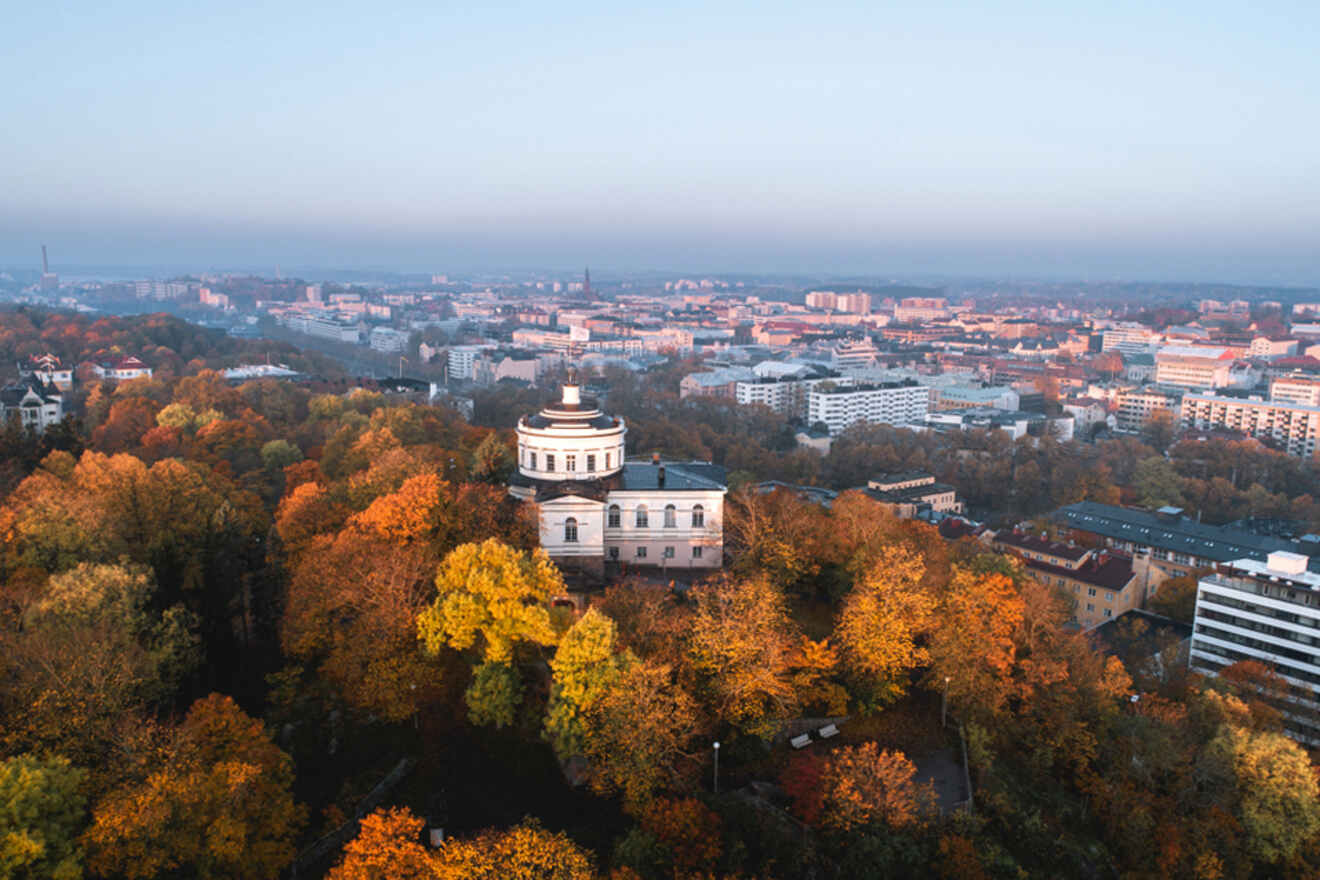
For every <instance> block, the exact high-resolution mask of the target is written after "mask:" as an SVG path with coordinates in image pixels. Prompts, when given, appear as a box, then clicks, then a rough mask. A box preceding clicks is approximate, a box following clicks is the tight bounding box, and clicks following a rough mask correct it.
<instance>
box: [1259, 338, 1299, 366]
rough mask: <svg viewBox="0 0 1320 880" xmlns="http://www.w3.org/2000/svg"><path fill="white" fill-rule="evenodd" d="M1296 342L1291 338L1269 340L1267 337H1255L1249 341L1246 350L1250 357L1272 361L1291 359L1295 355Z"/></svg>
mask: <svg viewBox="0 0 1320 880" xmlns="http://www.w3.org/2000/svg"><path fill="white" fill-rule="evenodd" d="M1297 345H1298V343H1297V340H1296V339H1292V338H1291V337H1286V336H1285V337H1282V338H1271V337H1269V336H1257V337H1256V338H1255V339H1253V340H1251V346H1250V347H1249V348H1248V349H1247V354H1249V355H1251V356H1252V357H1258V358H1266V359H1268V360H1274V359H1276V358H1283V357H1291V356H1292V355H1295V354H1297Z"/></svg>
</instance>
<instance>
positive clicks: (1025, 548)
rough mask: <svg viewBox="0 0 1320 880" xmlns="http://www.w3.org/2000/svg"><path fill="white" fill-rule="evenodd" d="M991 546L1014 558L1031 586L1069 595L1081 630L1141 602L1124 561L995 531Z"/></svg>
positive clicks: (1129, 563)
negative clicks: (1039, 585) (1034, 582)
mask: <svg viewBox="0 0 1320 880" xmlns="http://www.w3.org/2000/svg"><path fill="white" fill-rule="evenodd" d="M992 544H993V546H994V547H995V548H996V549H998V550H1002V551H1006V552H1009V553H1012V554H1013V555H1014V556H1017V557H1018V558H1020V559H1021V560H1022V562H1023V563H1024V564H1025V565H1026V568H1027V571H1028V572H1030V573H1031V576H1032V577H1033V578H1035V579H1036V580H1037V581H1040V582H1041V583H1043V584H1046V585H1047V586H1051V587H1057V588H1059V589H1060V590H1063V592H1065V593H1067V594H1068V595H1069V596H1071V597H1072V599H1073V602H1074V605H1073V619H1074V620H1075V621H1076V622H1077V625H1078V626H1080V627H1081V628H1082V629H1093V628H1094V627H1097V626H1100V625H1101V624H1103V623H1105V622H1106V621H1109V620H1113V619H1114V618H1116V617H1118V616H1120V615H1121V614H1123V613H1124V612H1126V611H1131V610H1132V609H1134V608H1139V607H1141V604H1142V603H1143V602H1144V601H1145V597H1144V595H1143V591H1142V589H1141V585H1140V584H1139V583H1138V577H1137V572H1136V570H1135V569H1134V568H1133V565H1132V559H1131V558H1130V557H1128V556H1123V555H1120V554H1116V553H1114V552H1112V551H1110V550H1106V549H1099V550H1097V549H1092V548H1089V547H1079V546H1078V545H1076V544H1072V543H1066V542H1062V541H1051V540H1049V539H1048V538H1044V537H1037V536H1035V535H1029V534H1025V533H1023V532H1019V531H1016V530H1011V531H1010V530H1008V529H1005V530H1003V531H1000V532H997V533H996V534H995V537H994V540H993V542H992Z"/></svg>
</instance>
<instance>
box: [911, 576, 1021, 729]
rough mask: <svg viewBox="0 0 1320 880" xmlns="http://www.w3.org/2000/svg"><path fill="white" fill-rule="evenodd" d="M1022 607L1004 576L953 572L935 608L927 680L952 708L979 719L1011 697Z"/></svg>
mask: <svg viewBox="0 0 1320 880" xmlns="http://www.w3.org/2000/svg"><path fill="white" fill-rule="evenodd" d="M1024 611H1025V605H1024V603H1023V600H1022V597H1021V595H1020V594H1019V593H1018V591H1017V589H1016V588H1015V587H1014V585H1013V581H1012V580H1011V579H1010V578H1009V577H1008V576H1006V575H1003V574H998V573H990V574H984V575H978V574H976V573H974V572H973V571H971V570H968V569H966V568H958V569H955V571H954V575H953V577H952V579H951V580H950V582H949V586H948V590H947V592H946V593H945V595H944V596H943V597H942V601H940V602H939V604H938V605H937V606H936V618H937V619H938V621H939V624H938V625H937V626H936V627H935V628H934V629H933V631H932V632H931V637H930V647H929V651H930V660H931V666H930V671H929V672H928V674H927V677H926V680H927V682H928V683H929V684H930V685H931V687H932V688H933V689H935V690H947V693H948V698H949V702H950V704H951V705H952V706H954V707H957V708H959V709H965V710H967V711H969V712H971V713H973V714H975V715H977V716H979V717H980V718H987V717H989V716H993V715H995V714H997V713H998V712H999V711H1000V710H1001V709H1003V707H1004V706H1005V704H1006V702H1007V701H1008V699H1009V697H1010V696H1011V694H1012V690H1013V682H1012V675H1013V669H1014V662H1015V660H1016V658H1017V642H1016V641H1015V636H1016V634H1017V632H1018V628H1019V627H1020V626H1021V624H1022V620H1023V614H1024Z"/></svg>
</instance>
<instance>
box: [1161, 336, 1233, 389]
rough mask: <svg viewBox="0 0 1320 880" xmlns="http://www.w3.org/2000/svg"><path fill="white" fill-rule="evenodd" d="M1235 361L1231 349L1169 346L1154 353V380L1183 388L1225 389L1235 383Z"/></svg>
mask: <svg viewBox="0 0 1320 880" xmlns="http://www.w3.org/2000/svg"><path fill="white" fill-rule="evenodd" d="M1233 359H1234V353H1233V350H1232V349H1229V348H1210V347H1200V346H1191V345H1170V346H1166V347H1164V348H1162V349H1160V351H1158V352H1157V353H1156V354H1155V381H1156V382H1158V383H1159V384H1161V385H1178V386H1180V387H1182V388H1225V387H1227V386H1228V385H1229V384H1230V383H1231V381H1232V380H1231V377H1230V373H1231V371H1232V368H1233Z"/></svg>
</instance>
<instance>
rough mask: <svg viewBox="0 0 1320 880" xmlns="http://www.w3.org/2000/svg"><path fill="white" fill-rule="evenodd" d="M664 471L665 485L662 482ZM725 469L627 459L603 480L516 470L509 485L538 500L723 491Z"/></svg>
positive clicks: (692, 464)
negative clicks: (540, 477)
mask: <svg viewBox="0 0 1320 880" xmlns="http://www.w3.org/2000/svg"><path fill="white" fill-rule="evenodd" d="M661 474H663V475H664V477H663V479H664V485H661V484H660V480H661ZM726 479H727V477H726V476H725V471H724V468H723V467H721V466H720V465H717V464H710V463H709V462H703V461H691V462H672V461H664V462H660V463H659V464H653V463H651V462H627V463H625V464H624V466H623V469H622V470H619V471H616V472H614V473H613V474H610V475H608V476H605V477H601V478H599V479H588V480H538V479H536V478H534V477H529V476H527V475H525V474H523V473H522V471H514V473H513V474H512V476H510V477H509V484H510V485H512V486H521V487H523V488H530V489H533V490H535V493H536V500H537V501H550V500H552V499H555V498H563V497H565V496H567V495H577V496H580V497H583V498H594V499H596V500H597V501H604V500H605V497H606V496H607V495H608V494H609V493H610V492H620V491H622V492H638V491H641V492H711V491H716V492H723V491H724V490H725V489H726V488H727V485H726V482H725V481H726Z"/></svg>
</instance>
